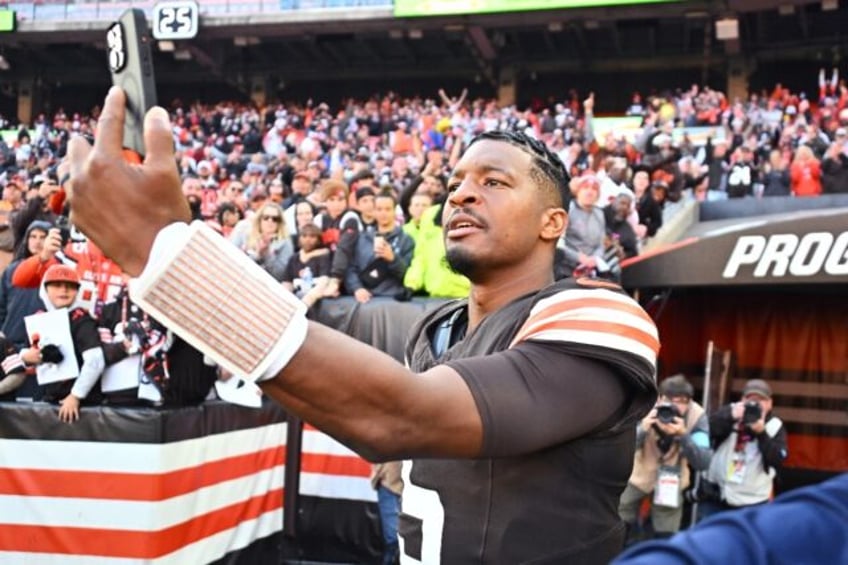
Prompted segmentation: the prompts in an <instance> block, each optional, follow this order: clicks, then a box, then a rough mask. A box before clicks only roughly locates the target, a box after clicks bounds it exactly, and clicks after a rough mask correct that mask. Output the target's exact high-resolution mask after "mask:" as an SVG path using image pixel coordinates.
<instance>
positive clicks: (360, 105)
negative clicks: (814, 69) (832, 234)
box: [0, 71, 848, 534]
mask: <svg viewBox="0 0 848 565" xmlns="http://www.w3.org/2000/svg"><path fill="white" fill-rule="evenodd" d="M819 87H820V88H819V93H818V97H817V98H815V99H811V98H809V97H807V96H806V95H804V94H803V93H793V92H790V91H788V90H787V89H785V88H783V87H782V86H781V85H777V86H776V87H775V88H774V89H773V90H772V91H771V92H763V93H755V94H751V95H750V96H749V97H748V98H747V99H746V100H728V98H727V97H726V96H725V95H724V94H723V93H721V92H719V91H716V90H713V89H711V88H708V87H699V86H697V85H695V86H691V87H690V88H688V89H679V90H677V91H675V92H667V93H659V94H654V95H651V96H646V97H644V98H643V97H642V96H641V95H640V94H634V96H633V101H632V104H631V106H630V107H629V108H627V109H625V113H626V115H627V116H630V117H632V118H634V119H636V120H637V121H638V127H637V128H633V129H630V130H624V129H616V128H610V129H607V130H606V131H604V132H603V133H601V132H600V131H599V129H598V128H597V127H596V125H597V124H598V123H599V120H600V118H599V117H597V116H595V96H594V95H593V94H591V93H590V94H588V95H587V96H583V97H581V96H579V95H578V94H577V93H574V92H572V93H570V94H569V96H568V98H567V99H566V100H563V101H555V100H551V101H547V102H536V103H534V104H533V105H532V106H531V107H530V108H527V109H520V108H517V107H515V106H509V107H500V106H498V104H497V102H496V101H494V100H485V99H475V100H469V99H467V96H466V93H465V92H463V93H461V94H459V95H458V96H455V97H451V96H450V95H449V94H448V93H446V92H444V91H439V92H438V97H437V98H420V97H416V98H406V99H404V98H400V97H399V96H397V95H395V94H393V93H388V94H386V95H382V96H375V97H373V98H372V99H369V100H364V101H357V100H345V101H344V102H343V103H342V104H340V105H339V106H338V107H335V108H331V107H330V106H329V105H328V104H326V103H315V102H314V101H312V100H309V101H306V102H305V103H287V104H272V105H269V106H268V107H265V108H257V107H255V106H252V105H249V104H244V103H237V102H221V103H219V104H215V105H207V104H199V103H197V104H186V103H183V102H181V101H175V102H174V103H173V104H172V105H171V107H170V110H171V115H172V123H173V137H174V143H175V145H176V148H177V166H178V168H179V172H180V175H181V178H182V187H183V192H184V194H185V197H186V198H187V200H188V202H189V204H190V207H191V211H192V214H193V216H194V218H195V219H198V220H202V221H205V222H207V223H208V224H210V225H212V226H213V227H214V228H215V229H217V230H218V231H220V232H221V233H222V234H224V235H225V236H226V237H228V239H229V240H230V241H231V242H232V243H233V245H236V246H238V247H239V248H241V249H242V250H243V251H244V252H245V253H246V254H248V255H249V256H250V257H251V258H253V259H254V260H255V261H256V262H257V263H258V264H260V265H261V266H262V267H263V268H264V269H265V270H267V271H268V273H270V274H271V275H272V276H273V277H274V278H276V279H277V280H278V281H280V282H281V284H284V285H286V287H287V288H289V289H290V290H292V291H293V292H295V293H296V294H297V295H298V296H299V297H300V298H301V299H302V300H303V301H304V302H305V303H307V305H308V306H310V307H312V306H313V305H314V304H316V303H317V302H319V301H320V300H322V299H325V298H327V297H336V296H339V295H349V296H352V297H353V298H354V299H355V300H356V301H357V302H359V303H365V302H368V301H369V300H370V299H371V298H372V297H375V296H381V297H391V298H393V299H396V300H400V301H405V300H410V299H411V298H412V297H414V296H429V297H435V298H452V297H462V296H466V295H467V293H468V289H469V282H468V280H467V279H465V277H462V276H461V275H458V274H456V273H454V272H452V271H450V269H449V268H448V267H447V266H446V264H445V262H444V261H443V258H444V243H443V241H442V237H441V204H442V203H443V202H444V199H445V197H446V195H447V194H448V193H449V192H450V191H451V185H450V183H449V178H450V177H449V173H450V170H451V169H452V167H453V165H454V164H455V163H456V161H457V160H458V158H459V156H460V155H461V153H462V151H463V150H464V149H465V148H466V147H467V145H468V143H469V142H470V141H471V139H472V138H473V137H474V136H475V135H477V134H479V133H482V132H485V131H490V130H520V131H523V132H525V133H527V134H528V135H530V136H532V137H534V138H536V139H539V140H541V141H542V142H544V143H545V144H547V146H548V147H549V148H551V149H552V150H553V151H554V152H555V153H556V154H557V155H558V156H559V157H560V159H561V160H562V162H563V163H564V164H565V166H566V167H567V169H568V170H569V172H570V173H571V176H572V180H571V185H570V188H571V191H572V193H573V194H574V200H573V202H572V204H571V208H570V210H569V219H570V221H569V227H568V229H567V231H566V234H565V236H564V237H563V239H562V241H561V242H560V246H559V247H560V251H561V256H560V257H559V259H558V261H557V268H556V271H557V272H556V276H557V277H560V278H561V277H565V276H571V275H584V276H598V277H603V278H608V279H611V280H617V279H618V277H619V274H620V262H621V261H622V260H624V259H626V258H628V257H633V256H635V255H637V254H638V253H639V252H640V250H641V249H642V248H643V246H644V245H645V244H646V242H648V241H649V240H650V238H652V237H655V236H656V234H657V232H658V231H659V230H660V229H661V227H662V225H663V223H664V222H667V221H668V219H669V217H670V216H672V215H673V214H674V213H675V212H676V211H678V210H679V209H681V207H682V205H683V204H685V203H686V202H688V201H693V200H694V201H705V200H717V199H725V198H764V197H772V196H795V197H811V196H817V195H819V194H824V193H835V192H848V146H846V140H848V108H846V104H848V88H846V85H845V84H844V82H843V81H840V80H839V78H838V76H837V73H836V71H833V73H832V76H831V78H830V79H829V80H826V75H825V73H824V71H822V73H821V75H820V80H819ZM97 116H98V110H97V109H95V110H93V111H92V112H91V114H89V115H83V114H72V115H67V114H66V113H65V112H63V111H59V112H57V113H56V114H55V115H54V116H52V118H50V119H48V117H47V116H44V115H41V116H39V117H38V118H37V119H36V121H35V123H33V124H27V125H20V124H14V125H12V124H8V123H6V124H4V125H3V127H2V128H0V129H6V130H11V131H12V134H11V135H10V136H8V137H7V139H4V140H0V182H2V186H3V194H2V200H1V201H0V215H2V218H0V222H2V225H0V249H2V251H3V252H4V253H5V254H6V258H5V261H4V263H5V264H7V265H8V266H6V268H5V271H4V272H3V276H2V284H1V285H0V329H2V331H3V334H4V336H5V337H4V338H3V340H4V341H3V344H2V345H3V348H4V352H5V357H6V360H5V361H4V362H3V375H2V376H3V377H4V378H2V380H0V399H3V400H14V399H16V398H35V399H44V400H48V401H53V402H57V403H60V404H61V409H60V412H59V415H60V418H62V419H63V420H65V421H69V422H71V421H73V420H75V419H76V418H77V417H78V416H79V405H80V404H81V403H82V404H97V403H100V402H103V401H106V402H110V403H130V404H133V403H137V402H144V403H146V402H148V400H139V396H140V390H141V388H142V385H143V384H145V383H147V384H152V385H153V386H154V387H155V388H156V389H157V391H158V392H159V398H158V399H156V398H155V394H154V396H153V397H152V398H153V399H154V401H155V402H158V403H164V404H168V403H177V404H183V403H193V402H201V401H202V400H203V399H204V398H206V397H207V394H208V393H209V391H210V390H211V388H212V386H213V383H214V382H215V380H216V379H218V378H227V377H228V375H220V374H219V372H218V371H216V369H215V368H214V367H212V366H210V365H209V364H208V363H207V362H206V360H205V359H204V358H203V356H202V355H200V354H199V353H198V352H197V351H196V350H194V349H193V348H191V347H190V346H188V345H187V344H185V343H183V342H181V340H179V338H178V337H176V336H174V335H172V334H171V333H170V332H169V331H168V330H167V328H164V327H162V326H161V325H160V324H158V323H157V322H156V321H155V320H152V319H150V318H149V317H148V316H146V315H145V314H144V312H142V311H140V310H139V309H138V307H136V306H135V305H133V304H132V301H131V300H130V299H129V297H128V293H127V292H126V277H125V276H124V275H123V274H122V273H121V272H120V270H119V269H118V268H117V267H116V266H114V265H112V263H111V261H109V259H108V258H106V257H104V256H103V255H102V253H100V252H99V250H98V249H97V248H96V247H94V246H93V244H91V243H89V242H87V241H85V238H84V237H83V236H82V235H81V234H79V233H77V232H76V231H75V230H74V229H73V227H72V226H69V225H67V207H66V206H65V205H64V195H65V192H66V189H68V188H70V185H71V183H72V182H73V179H70V178H69V177H68V175H67V174H66V169H65V166H64V165H63V159H64V157H65V153H66V150H67V144H68V140H69V139H70V138H71V136H73V135H85V136H92V135H93V134H94V133H95V132H94V127H95V124H96V119H97ZM693 128H695V129H693ZM698 128H700V129H698ZM696 132H697V133H698V136H696V135H695V133H696ZM61 307H70V310H69V328H70V333H71V338H72V341H73V345H74V350H75V353H76V355H75V356H76V357H77V361H78V366H79V377H77V380H76V381H74V380H73V379H67V380H62V381H56V382H53V383H51V384H47V385H46V386H38V385H37V384H36V375H37V374H38V373H39V368H41V367H43V366H44V365H45V364H56V363H61V361H62V360H63V359H62V355H61V353H60V354H59V357H57V356H56V355H57V353H56V351H55V349H56V346H55V345H52V344H49V343H44V341H43V340H42V341H41V343H39V339H38V337H37V336H35V335H33V334H32V333H31V332H28V331H27V328H26V327H25V324H24V318H25V317H27V316H30V315H32V314H35V313H37V312H40V311H43V310H52V309H54V308H61ZM51 345H52V347H51ZM98 346H100V347H98ZM101 349H102V351H99V352H98V353H97V354H93V353H91V351H93V350H101ZM133 356H135V357H137V358H138V365H137V367H138V369H137V370H138V372H139V374H140V379H139V382H138V384H137V385H136V386H132V387H130V388H129V390H127V389H126V388H120V387H118V388H115V387H102V386H101V387H98V386H97V380H98V378H99V377H100V374H101V372H103V371H104V370H105V369H106V368H108V367H110V366H112V365H115V364H117V363H118V362H119V361H122V360H124V359H127V358H129V357H133ZM176 371H179V372H180V373H181V374H186V375H188V376H187V377H186V378H185V379H181V382H180V383H177V382H171V380H170V379H169V372H171V373H173V372H176ZM675 382H676V381H675ZM676 384H678V385H679V386H677V388H674V386H672V385H668V386H666V388H665V389H661V393H662V397H661V401H662V402H665V403H666V404H667V405H669V406H676V409H675V411H674V414H673V415H672V417H671V419H670V420H663V419H661V418H659V415H658V413H657V410H658V409H659V405H658V408H657V409H655V410H654V411H652V412H651V414H650V415H649V416H648V417H647V418H646V420H645V421H644V422H643V424H642V426H641V427H640V430H641V431H640V441H641V442H642V443H640V451H639V453H638V454H637V466H636V470H634V477H633V478H632V479H631V484H630V486H629V487H628V491H627V492H626V493H625V495H626V498H625V499H623V500H622V508H621V514H622V516H623V517H624V518H625V519H626V520H627V521H628V522H630V523H631V525H632V526H633V527H634V528H638V526H639V524H637V518H638V504H639V503H640V501H641V500H642V498H644V497H645V496H647V495H649V494H651V492H652V490H653V488H654V486H655V485H657V484H659V483H658V480H659V478H662V477H665V478H666V479H668V480H672V478H669V475H668V474H667V473H666V474H664V475H663V474H662V473H664V472H665V471H662V470H663V469H666V468H667V465H666V463H668V462H669V459H668V458H669V457H671V458H674V464H675V465H678V466H679V465H680V463H681V462H684V461H688V462H689V463H692V464H693V468H694V469H695V470H696V471H701V470H703V471H707V470H709V469H710V465H709V460H710V455H711V450H712V449H721V446H722V445H724V444H725V443H727V444H728V445H732V446H733V447H734V448H735V449H736V452H735V453H736V454H737V455H734V452H733V451H732V449H730V448H728V450H729V451H728V453H724V454H723V457H724V459H722V460H721V465H723V468H726V467H727V465H728V458H730V460H733V461H737V462H740V464H742V465H743V466H744V465H745V464H748V465H761V461H763V460H764V458H765V460H766V463H765V464H762V465H763V466H764V468H765V470H766V471H765V474H766V475H768V477H767V478H763V477H759V478H760V479H761V482H760V483H758V484H756V485H743V486H749V487H751V488H752V489H754V490H756V493H755V495H750V493H748V494H749V495H750V496H747V495H744V494H743V495H742V496H741V497H740V498H738V499H734V498H732V496H731V497H730V498H728V495H727V493H728V492H731V493H733V492H736V491H738V490H739V489H738V488H737V486H738V484H737V483H735V482H733V480H734V477H733V476H730V479H729V481H730V482H728V481H727V480H725V479H727V477H724V476H723V475H722V471H721V470H716V471H715V473H714V474H713V475H714V476H713V478H714V481H715V483H714V485H715V488H718V489H719V491H718V492H719V494H718V495H716V494H715V492H714V493H713V494H712V496H713V498H712V499H710V500H711V501H712V502H714V503H715V504H717V505H719V506H720V508H718V509H726V508H728V507H732V506H735V505H736V504H735V502H737V501H738V502H739V504H738V505H748V504H754V503H759V502H762V501H764V500H766V499H767V497H768V494H770V491H771V488H770V487H771V480H772V478H773V476H774V473H772V472H770V471H769V469H770V468H771V469H776V468H778V467H779V464H780V462H781V461H782V460H783V458H785V456H786V452H785V435H780V433H778V431H777V430H780V427H779V425H777V426H776V428H777V429H776V431H775V432H774V433H771V432H770V431H769V429H770V428H769V427H768V426H769V424H768V421H770V420H771V418H772V417H771V414H770V408H771V406H770V398H771V391H770V389H769V388H768V386H767V385H765V383H753V384H750V383H749V385H750V386H749V387H748V388H746V399H748V398H747V397H748V396H750V397H751V398H750V399H748V400H751V401H756V402H760V403H761V405H762V406H761V410H760V412H759V415H758V417H757V418H756V419H755V420H751V421H748V420H744V423H743V419H744V418H745V415H744V411H743V408H744V406H743V404H742V403H737V404H734V405H732V406H730V407H723V408H722V410H721V411H720V413H717V414H715V415H705V414H703V411H702V410H697V409H693V408H692V407H693V406H694V401H693V400H692V392H691V386H690V385H688V383H676ZM749 389H750V390H749ZM141 396H142V397H143V398H147V399H151V397H150V396H145V395H141ZM690 409H691V410H692V412H689V410H690ZM708 416H709V417H708ZM714 418H716V419H715V420H714V421H713V419H714ZM707 420H710V422H709V425H707V424H706V422H707ZM774 428H775V425H772V429H774ZM717 429H720V430H721V431H720V432H717V431H716V430H717ZM781 433H783V432H781ZM717 434H719V435H721V437H718V435H717ZM676 436H681V437H684V436H685V437H686V438H688V439H686V440H685V441H683V440H676V441H677V443H674V442H673V441H672V440H669V439H667V438H669V437H672V438H674V437H676ZM710 436H715V437H712V438H711V437H710ZM646 438H648V439H646ZM728 438H732V439H728ZM775 438H777V439H775ZM781 438H782V439H781ZM711 439H712V441H710V440H711ZM772 440H775V441H778V443H779V441H782V442H783V443H782V444H781V445H782V447H781V446H780V445H778V446H777V447H775V446H773V445H771V444H769V442H771V441H772ZM646 442H647V443H646ZM746 443H750V445H751V446H753V447H752V449H751V450H749V451H750V452H751V453H750V457H748V459H746V458H745V457H747V455H746V456H738V453H739V450H738V447H739V445H740V444H741V445H743V448H744V446H745V445H746ZM766 444H769V445H766ZM764 445H766V446H765V447H763V446H764ZM642 446H647V447H646V449H647V451H646V452H645V453H642V451H641V450H642V448H643V447H642ZM678 446H679V447H678ZM757 446H759V449H761V450H762V453H759V452H758V451H756V449H757ZM781 449H782V451H781ZM775 450H777V451H775ZM743 451H744V449H743ZM746 453H747V452H746ZM640 454H641V455H640ZM650 457H653V458H654V460H653V461H649V458H650ZM734 457H736V459H733V458H734ZM740 457H741V458H740ZM640 458H641V459H640ZM673 480H674V481H676V482H673V485H674V486H673V488H672V491H668V490H667V489H665V488H664V489H663V491H662V493H657V494H655V495H654V503H655V504H656V505H658V506H659V507H663V506H666V507H670V508H673V511H671V512H666V514H665V515H664V516H660V517H657V516H655V517H654V519H655V520H657V522H656V523H655V528H654V529H655V530H656V532H658V533H660V534H670V533H672V532H674V531H676V529H677V528H679V526H680V522H681V511H680V510H679V509H680V508H681V507H682V501H683V498H682V497H683V492H684V491H685V489H686V487H688V486H689V483H690V481H689V476H688V474H686V475H680V474H678V475H677V476H676V478H673ZM766 483H768V484H767V486H768V488H766ZM722 489H723V491H722ZM734 489H735V490H734ZM743 490H744V489H743ZM766 491H768V493H767V492H766ZM703 496H707V495H703ZM722 505H723V506H722ZM642 518H643V519H642V522H644V516H643V517H642ZM640 523H641V522H640Z"/></svg>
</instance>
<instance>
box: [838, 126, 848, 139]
mask: <svg viewBox="0 0 848 565" xmlns="http://www.w3.org/2000/svg"><path fill="white" fill-rule="evenodd" d="M846 135H848V130H846V129H845V128H836V137H845V136H846Z"/></svg>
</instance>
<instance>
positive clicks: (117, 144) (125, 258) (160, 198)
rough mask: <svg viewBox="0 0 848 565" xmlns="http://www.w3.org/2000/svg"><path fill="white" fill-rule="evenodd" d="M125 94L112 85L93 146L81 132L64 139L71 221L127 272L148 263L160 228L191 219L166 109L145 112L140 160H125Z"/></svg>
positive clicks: (134, 274) (136, 273)
mask: <svg viewBox="0 0 848 565" xmlns="http://www.w3.org/2000/svg"><path fill="white" fill-rule="evenodd" d="M125 103H126V96H125V95H124V91H123V90H121V88H119V87H116V86H113V87H112V88H111V89H110V90H109V94H108V95H107V96H106V100H105V102H104V104H103V111H102V112H101V114H100V119H99V120H98V122H97V138H96V139H95V141H94V146H93V147H92V146H91V145H89V144H88V142H87V141H86V140H85V139H84V138H83V137H81V136H77V137H74V138H73V139H71V140H70V142H69V145H68V155H69V158H70V164H71V190H70V191H69V196H70V198H71V222H72V223H73V224H74V225H75V226H76V227H77V228H79V229H80V230H81V231H82V232H83V233H84V234H85V235H86V236H87V237H88V238H89V239H91V240H92V241H93V242H94V243H95V244H96V245H97V246H98V247H99V248H100V249H101V250H102V251H103V253H104V254H105V255H106V256H107V257H109V258H110V259H112V260H113V261H115V262H116V263H117V264H118V265H120V267H121V268H122V269H123V270H124V271H125V272H126V273H127V274H129V275H131V276H137V275H139V274H140V273H141V271H142V270H143V269H144V266H145V265H146V264H147V259H148V257H149V256H150V248H151V247H152V246H153V240H154V239H155V237H156V234H158V233H159V230H161V229H162V228H164V227H165V226H167V225H169V224H172V223H174V222H188V221H189V220H190V219H191V213H190V211H189V207H188V203H187V201H186V199H185V197H184V196H183V194H182V190H181V189H180V177H179V174H178V172H177V166H176V162H175V157H174V142H173V137H172V134H171V124H170V121H169V119H168V113H167V112H166V111H165V110H164V109H162V108H160V107H158V106H157V107H154V108H151V109H150V111H148V112H147V115H146V116H145V118H144V146H145V149H146V153H147V155H146V157H145V159H144V163H142V164H140V165H137V164H132V163H128V162H127V161H125V160H124V158H123V154H122V149H123V136H124V116H125V113H126V108H125Z"/></svg>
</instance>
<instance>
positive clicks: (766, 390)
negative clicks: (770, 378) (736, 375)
mask: <svg viewBox="0 0 848 565" xmlns="http://www.w3.org/2000/svg"><path fill="white" fill-rule="evenodd" d="M749 394H756V395H758V396H762V397H763V398H771V387H770V386H769V385H768V383H767V382H765V381H764V380H762V379H751V380H750V381H748V382H747V383H745V388H744V389H743V390H742V396H748V395H749Z"/></svg>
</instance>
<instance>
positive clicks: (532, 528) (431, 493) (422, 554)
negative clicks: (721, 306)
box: [400, 280, 659, 564]
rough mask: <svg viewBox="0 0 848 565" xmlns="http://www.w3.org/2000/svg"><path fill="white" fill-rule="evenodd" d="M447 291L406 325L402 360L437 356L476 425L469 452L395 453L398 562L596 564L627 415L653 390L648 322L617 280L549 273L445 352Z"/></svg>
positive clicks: (613, 507) (629, 438) (426, 363)
mask: <svg viewBox="0 0 848 565" xmlns="http://www.w3.org/2000/svg"><path fill="white" fill-rule="evenodd" d="M466 310H467V302H466V301H456V302H451V303H448V304H446V305H444V306H442V307H441V308H438V309H436V310H434V311H433V312H431V313H430V314H428V315H427V316H426V317H425V318H424V319H423V320H422V321H421V322H420V323H419V324H418V325H417V326H416V327H415V328H414V330H413V332H412V334H411V340H410V344H409V346H408V348H407V361H408V363H409V365H410V368H411V369H412V370H413V371H416V372H421V371H425V370H427V369H429V368H431V367H433V366H434V365H437V364H442V363H446V364H448V365H449V366H450V367H452V368H453V369H455V370H456V371H457V372H458V373H459V374H460V375H461V376H462V378H463V379H464V380H465V382H466V384H467V385H468V387H469V389H470V390H471V392H472V395H473V397H474V400H475V403H476V405H477V409H478V410H479V413H480V416H481V419H482V423H483V446H482V453H481V456H480V457H479V458H476V459H417V460H414V461H408V462H405V463H404V491H403V501H402V505H403V506H402V514H401V518H400V541H401V547H402V557H401V562H402V563H439V562H441V563H451V564H453V563H524V562H533V563H606V562H609V561H610V560H611V559H612V557H614V556H615V555H616V554H617V553H618V552H619V551H620V549H621V545H622V542H623V539H624V528H623V524H622V523H621V521H620V520H619V517H618V512H617V509H618V500H619V497H620V495H621V492H622V491H623V489H624V487H625V486H626V484H627V479H628V477H629V476H630V471H631V467H632V464H633V452H634V447H635V438H634V432H635V423H636V422H637V421H638V420H639V419H640V418H641V417H642V416H644V414H646V413H647V412H648V411H649V410H650V408H651V407H652V406H653V404H654V401H655V398H656V385H655V365H656V355H657V353H658V350H659V342H658V339H657V331H656V327H655V326H654V324H653V322H652V321H651V319H650V318H649V317H648V316H647V314H645V312H644V311H643V310H642V309H641V308H640V307H639V305H638V304H637V303H636V302H635V301H633V300H632V299H631V298H629V297H628V296H627V295H625V294H624V293H623V292H621V291H620V289H617V287H612V285H609V284H607V283H597V282H595V281H574V280H564V281H559V282H557V283H555V284H553V285H551V286H549V287H547V288H545V289H543V290H541V291H539V292H538V293H535V294H530V295H527V296H524V297H521V298H519V299H517V300H515V301H514V302H512V303H510V304H508V305H506V306H504V307H503V308H501V309H500V310H498V311H497V312H494V313H492V314H490V315H488V316H486V317H485V318H484V319H483V320H482V321H481V322H480V324H478V325H477V327H476V328H474V329H473V330H472V331H470V332H469V333H468V335H466V336H464V337H462V339H460V340H458V341H454V340H452V345H450V346H449V347H448V348H446V350H445V351H439V352H437V351H434V344H435V346H436V349H438V348H439V345H438V342H439V341H440V339H441V335H440V333H442V330H439V327H440V326H441V325H443V323H444V321H445V320H449V319H455V318H457V315H459V316H461V315H462V314H463V312H464V311H466Z"/></svg>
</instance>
